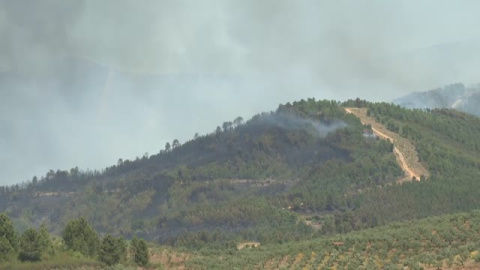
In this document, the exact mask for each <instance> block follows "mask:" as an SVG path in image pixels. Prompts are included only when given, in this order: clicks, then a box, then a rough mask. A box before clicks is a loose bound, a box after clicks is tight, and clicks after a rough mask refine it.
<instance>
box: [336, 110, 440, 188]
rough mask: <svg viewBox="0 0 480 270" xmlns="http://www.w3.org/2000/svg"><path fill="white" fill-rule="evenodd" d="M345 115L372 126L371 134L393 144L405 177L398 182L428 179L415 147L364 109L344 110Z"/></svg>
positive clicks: (427, 173)
mask: <svg viewBox="0 0 480 270" xmlns="http://www.w3.org/2000/svg"><path fill="white" fill-rule="evenodd" d="M345 111H346V112H347V113H351V114H354V115H355V116H356V117H358V118H360V121H362V123H363V124H364V125H370V126H372V130H373V132H374V133H375V134H376V135H378V136H379V137H381V138H383V139H388V140H390V141H391V142H392V143H393V144H394V149H393V151H394V153H395V156H396V158H397V161H398V164H399V165H400V167H401V168H402V169H403V171H404V172H405V175H406V177H405V178H402V179H399V180H398V181H399V182H404V181H410V180H412V179H413V178H415V179H416V180H420V178H421V176H425V177H428V176H429V175H430V173H429V172H428V170H427V169H426V168H425V167H424V166H423V165H422V163H420V162H419V160H418V153H417V150H416V149H415V146H414V145H413V144H412V143H411V142H410V141H409V140H407V139H405V138H403V137H401V136H400V135H399V134H397V133H395V132H392V131H390V130H388V129H387V128H386V127H385V126H384V125H382V124H380V123H378V122H377V121H375V119H374V118H372V117H369V116H367V109H366V108H345Z"/></svg>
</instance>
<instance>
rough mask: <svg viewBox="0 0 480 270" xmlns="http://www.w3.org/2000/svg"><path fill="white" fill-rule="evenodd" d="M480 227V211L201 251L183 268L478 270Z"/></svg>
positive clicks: (190, 257) (479, 262)
mask: <svg viewBox="0 0 480 270" xmlns="http://www.w3.org/2000/svg"><path fill="white" fill-rule="evenodd" d="M479 222H480V212H478V211H473V212H468V213H461V214H455V215H447V216H440V217H431V218H427V219H422V220H419V221H414V222H412V221H411V222H404V223H394V224H391V225H388V226H382V227H378V228H375V229H368V230H363V231H360V232H353V233H348V234H344V235H335V236H331V237H327V238H321V239H315V240H308V241H302V242H292V243H287V244H283V245H278V244H273V245H267V246H260V247H250V248H246V249H243V250H239V251H235V252H233V253H232V252H223V253H222V252H220V253H208V252H203V253H201V252H196V253H193V254H190V255H189V259H188V260H186V261H185V262H183V264H184V265H186V266H187V268H189V269H392V270H393V269H478V268H479V267H480V245H479V241H480V237H479V235H480V227H479ZM178 266H179V265H177V267H178ZM173 267H175V265H173Z"/></svg>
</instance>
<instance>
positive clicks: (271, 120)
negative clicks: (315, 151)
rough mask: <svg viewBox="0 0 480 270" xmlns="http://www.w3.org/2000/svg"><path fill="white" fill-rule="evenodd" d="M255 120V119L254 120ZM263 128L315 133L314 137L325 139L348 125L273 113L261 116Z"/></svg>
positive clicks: (336, 121)
mask: <svg viewBox="0 0 480 270" xmlns="http://www.w3.org/2000/svg"><path fill="white" fill-rule="evenodd" d="M253 120H255V117H254V118H253ZM257 120H259V121H260V124H261V125H262V126H274V127H279V128H282V129H285V130H306V131H313V132H312V135H314V136H317V137H319V138H324V137H326V136H327V135H328V134H330V133H332V132H335V131H337V130H339V129H342V128H346V127H347V124H346V123H345V122H343V121H340V120H330V121H324V122H322V121H318V120H314V119H310V118H305V117H299V116H296V115H293V114H289V113H284V112H280V113H271V114H263V115H260V119H258V118H257Z"/></svg>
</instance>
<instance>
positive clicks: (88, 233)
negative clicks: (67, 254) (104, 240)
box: [62, 218, 100, 257]
mask: <svg viewBox="0 0 480 270" xmlns="http://www.w3.org/2000/svg"><path fill="white" fill-rule="evenodd" d="M62 236H63V240H64V241H65V245H66V246H67V248H68V249H70V250H73V251H77V252H80V253H82V254H83V255H85V256H91V257H93V256H95V254H96V253H97V250H98V246H99V242H100V241H99V239H98V235H97V233H96V232H95V231H94V230H93V229H92V227H91V226H90V224H88V222H87V220H86V219H85V218H79V219H75V220H70V221H69V222H68V224H67V226H66V227H65V230H64V231H63V234H62Z"/></svg>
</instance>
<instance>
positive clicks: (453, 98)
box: [393, 83, 480, 116]
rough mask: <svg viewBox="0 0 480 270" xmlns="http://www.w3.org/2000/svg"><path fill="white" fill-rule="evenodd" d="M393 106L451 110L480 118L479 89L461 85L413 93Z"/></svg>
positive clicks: (399, 99) (396, 100) (396, 101)
mask: <svg viewBox="0 0 480 270" xmlns="http://www.w3.org/2000/svg"><path fill="white" fill-rule="evenodd" d="M393 102H394V103H395V104H398V105H400V106H403V107H405V108H410V109H426V108H429V109H439V108H451V109H456V110H459V111H462V112H466V113H470V114H473V115H476V116H480V109H479V107H478V104H480V88H479V87H478V86H476V87H465V85H463V84H461V83H457V84H451V85H447V86H445V87H443V88H437V89H433V90H430V91H427V92H414V93H412V94H410V95H407V96H404V97H401V98H398V99H395V100H394V101H393Z"/></svg>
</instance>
